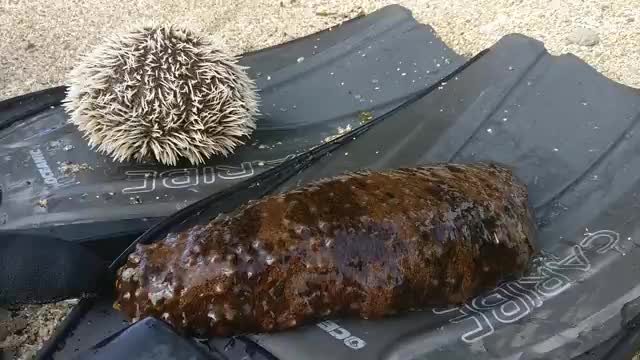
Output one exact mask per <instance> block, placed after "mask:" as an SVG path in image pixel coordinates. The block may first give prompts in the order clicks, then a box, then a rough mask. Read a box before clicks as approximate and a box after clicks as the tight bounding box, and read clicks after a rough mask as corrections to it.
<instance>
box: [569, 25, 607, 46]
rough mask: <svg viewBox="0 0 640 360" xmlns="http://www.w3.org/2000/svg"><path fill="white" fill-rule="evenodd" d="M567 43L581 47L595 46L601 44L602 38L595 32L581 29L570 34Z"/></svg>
mask: <svg viewBox="0 0 640 360" xmlns="http://www.w3.org/2000/svg"><path fill="white" fill-rule="evenodd" d="M567 41H568V42H569V43H570V44H576V45H580V46H594V45H596V44H598V43H599V42H600V37H599V36H598V33H596V32H595V31H594V30H591V29H587V28H582V27H581V28H577V29H575V30H573V31H572V32H571V33H569V35H567Z"/></svg>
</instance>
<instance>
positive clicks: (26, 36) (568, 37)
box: [0, 0, 640, 359]
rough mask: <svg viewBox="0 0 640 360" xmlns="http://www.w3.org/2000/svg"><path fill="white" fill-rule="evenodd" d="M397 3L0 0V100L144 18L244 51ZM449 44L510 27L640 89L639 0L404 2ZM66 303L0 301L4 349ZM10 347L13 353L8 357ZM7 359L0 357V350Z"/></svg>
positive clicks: (461, 45)
mask: <svg viewBox="0 0 640 360" xmlns="http://www.w3.org/2000/svg"><path fill="white" fill-rule="evenodd" d="M389 3H391V2H389V1H382V0H352V1H346V0H345V1H338V0H329V1H319V0H313V1H304V0H282V1H280V0H269V1H263V0H261V1H258V0H235V1H227V0H198V1H196V0H184V1H169V0H159V1H154V0H134V1H127V2H115V1H97V0H0V99H4V98H8V97H12V96H16V95H19V94H22V93H25V92H29V91H34V90H38V89H43V88H47V87H51V86H54V85H59V84H61V83H62V82H63V79H64V76H65V74H66V73H67V72H68V71H69V70H70V68H71V67H72V66H73V63H74V61H75V59H76V58H77V55H78V54H79V53H81V52H84V51H86V50H87V49H88V47H89V46H91V45H92V44H95V43H96V41H98V39H99V37H100V35H101V34H106V33H108V32H111V31H114V30H120V29H122V28H124V27H126V26H127V25H128V24H131V23H135V22H137V21H142V20H156V21H168V22H180V23H185V24H188V25H190V26H196V27H198V28H201V29H203V30H206V31H208V32H211V33H218V34H219V35H221V36H222V37H224V39H225V40H226V41H227V43H228V44H229V45H232V46H233V48H234V49H235V50H236V51H237V52H238V53H241V52H244V51H248V50H254V49H258V48H262V47H266V46H270V45H274V44H277V43H281V42H284V41H287V40H291V39H294V38H296V37H300V36H303V35H306V34H309V33H312V32H315V31H319V30H322V29H324V28H327V27H329V26H332V25H335V24H338V23H340V22H342V21H344V20H346V19H348V18H351V17H353V16H356V15H357V14H359V13H361V12H362V11H364V12H371V11H373V10H375V9H377V8H380V7H382V6H384V5H387V4H389ZM400 4H401V5H403V6H405V7H408V8H409V9H411V10H412V11H413V14H414V16H415V17H416V18H417V19H418V20H419V21H421V22H423V23H427V24H430V25H431V26H433V27H434V28H435V29H436V31H437V33H438V34H439V35H440V36H441V37H442V38H443V39H444V41H445V42H446V43H447V44H449V46H451V47H452V48H454V49H455V50H456V51H458V52H459V53H461V54H464V55H473V54H475V53H477V52H478V51H480V50H482V49H484V48H486V47H488V46H490V45H491V44H493V43H494V42H496V41H497V40H498V39H500V38H501V37H502V36H504V35H506V34H509V33H522V34H525V35H528V36H531V37H534V38H537V39H540V40H542V41H544V43H545V45H546V46H547V48H548V49H549V50H550V51H551V52H552V53H554V54H561V53H574V54H576V55H577V56H579V57H580V58H582V59H584V60H585V61H586V62H588V63H589V64H591V65H592V66H594V67H595V68H596V69H598V70H599V71H600V72H602V73H604V74H605V75H607V76H609V77H611V78H613V79H614V80H617V81H619V82H621V83H623V84H626V85H629V86H633V87H637V88H640V0H632V1H625V0H613V1H602V0H598V1H582V0H550V1H544V0H534V1H522V0H498V1H496V0H480V1H473V2H470V1H461V0H430V1H418V0H412V1H402V2H400ZM69 308H70V305H69V304H68V303H63V304H55V305H48V306H45V307H28V308H25V309H11V311H6V310H2V309H0V328H5V329H11V330H10V331H4V333H3V332H0V348H4V349H5V355H6V356H7V357H8V358H11V357H13V356H15V357H17V358H25V359H26V358H30V357H31V356H32V355H33V353H34V351H35V350H36V349H37V348H38V347H39V346H40V345H41V344H42V341H43V339H46V338H47V337H48V336H49V335H50V333H51V331H52V329H53V328H54V326H55V324H56V322H57V321H59V319H61V318H62V317H63V316H64V314H66V312H67V311H68V309H69ZM9 356H11V357H9ZM0 359H2V356H0Z"/></svg>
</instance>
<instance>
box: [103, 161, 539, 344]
mask: <svg viewBox="0 0 640 360" xmlns="http://www.w3.org/2000/svg"><path fill="white" fill-rule="evenodd" d="M533 236H534V226H533V221H532V214H531V212H530V209H529V207H528V204H527V191H526V187H525V186H524V185H523V184H521V183H520V182H519V181H518V180H517V179H516V177H515V176H514V175H513V174H512V172H511V171H510V170H509V169H507V168H504V167H502V166H499V165H495V164H470V165H456V164H436V165H432V166H421V167H414V168H403V169H396V170H387V171H358V172H354V173H350V174H346V175H342V176H338V177H335V178H330V179H325V180H320V181H318V182H315V183H312V184H309V185H306V186H304V187H301V188H299V189H296V190H293V191H289V192H285V193H282V194H275V195H270V196H266V197H264V198H262V199H260V200H257V201H255V202H251V203H249V204H246V205H244V206H242V207H240V208H239V209H237V211H235V212H234V213H233V214H231V215H229V216H226V217H218V218H216V219H214V220H211V221H210V222H209V223H208V224H206V225H199V226H195V227H192V228H190V229H189V230H187V231H184V232H181V233H170V234H168V235H167V236H166V237H165V238H164V239H160V240H159V241H156V242H154V243H152V244H149V245H138V246H137V248H136V250H135V251H134V252H133V253H132V254H131V255H130V256H129V259H128V261H127V263H126V264H125V265H124V266H123V267H122V268H120V270H119V272H118V279H117V281H116V289H117V301H116V303H115V306H116V307H117V308H119V309H121V310H122V311H124V313H125V314H126V315H127V316H128V317H129V318H131V319H139V318H141V317H144V316H156V317H158V318H162V319H163V320H165V321H167V322H169V323H171V324H172V325H174V326H175V327H176V328H177V329H179V330H182V331H185V332H191V333H195V334H206V335H233V334H240V333H249V332H269V331H276V330H283V329H288V328H292V327H295V326H298V325H301V324H305V323H309V322H312V321H317V320H322V319H326V318H333V317H343V316H355V317H360V318H377V317H381V316H386V315H390V314H394V313H397V312H401V311H408V310H414V309H423V308H427V307H431V306H442V305H447V304H458V303H462V302H465V301H467V300H469V299H470V298H471V297H473V296H476V295H478V294H479V293H480V292H482V291H483V290H486V289H489V288H492V287H494V286H496V285H497V284H498V283H499V282H500V281H501V280H504V279H507V278H510V277H512V276H517V275H520V274H522V273H523V271H524V270H525V269H526V267H527V265H528V262H529V260H530V258H531V256H532V255H533V253H534V244H533Z"/></svg>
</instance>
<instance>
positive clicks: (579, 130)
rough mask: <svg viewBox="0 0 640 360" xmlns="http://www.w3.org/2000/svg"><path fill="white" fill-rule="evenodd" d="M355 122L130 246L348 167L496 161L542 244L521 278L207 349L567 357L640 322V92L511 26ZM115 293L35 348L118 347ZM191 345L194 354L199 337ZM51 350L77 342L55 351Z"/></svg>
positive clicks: (229, 353)
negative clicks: (441, 76)
mask: <svg viewBox="0 0 640 360" xmlns="http://www.w3.org/2000/svg"><path fill="white" fill-rule="evenodd" d="M360 129H361V130H360ZM360 129H358V130H356V132H355V133H354V134H353V136H352V137H348V138H347V137H343V138H340V139H336V140H335V142H332V143H329V144H324V145H321V146H319V147H317V148H315V149H314V150H313V151H310V152H306V153H303V154H301V155H300V156H298V157H296V159H293V160H291V161H288V162H286V163H285V164H282V165H280V166H279V167H278V168H276V169H272V170H269V171H266V172H264V173H263V174H261V175H257V176H256V177H254V178H251V179H249V180H247V181H246V182H244V183H241V184H238V185H236V186H234V187H233V188H228V189H226V190H222V191H220V192H217V193H216V194H215V195H212V196H209V197H207V198H205V199H203V200H201V201H200V202H198V203H196V204H194V205H192V206H190V207H188V208H185V209H182V210H181V211H180V212H178V213H176V214H175V215H173V216H171V217H168V218H166V219H165V220H163V222H162V224H161V225H159V226H157V227H154V228H153V229H151V230H149V232H148V233H146V234H145V235H143V236H142V237H141V238H139V241H143V242H147V241H154V240H157V239H161V238H163V236H165V235H166V234H167V233H168V232H174V231H179V230H182V229H183V227H185V226H189V225H190V224H193V223H201V222H206V221H208V220H209V219H210V217H211V216H215V215H216V214H217V213H218V212H220V211H228V210H229V209H233V208H235V207H236V206H239V205H240V204H242V203H244V202H246V201H248V200H251V199H252V198H258V197H260V196H263V195H264V194H265V193H271V192H275V191H279V190H286V189H291V188H292V187H295V186H297V185H299V184H304V183H308V182H309V181H313V180H315V179H318V178H322V177H327V176H334V175H338V174H340V173H343V172H345V171H352V170H360V169H383V168H396V167H402V166H415V165H417V164H425V163H432V162H443V161H444V162H462V163H465V162H476V161H495V162H500V163H503V164H506V165H508V166H510V167H512V168H513V169H514V171H515V173H516V174H517V175H518V176H519V177H520V178H521V179H522V180H523V181H525V182H526V183H527V185H528V188H529V200H530V203H531V206H532V207H533V208H535V210H536V214H537V216H536V220H537V223H538V233H537V236H536V245H537V248H538V250H539V251H540V253H539V256H538V257H536V259H535V260H534V261H533V262H532V264H531V268H530V271H529V272H528V273H527V274H526V275H525V276H523V277H522V278H519V279H515V280H512V281H509V282H505V283H503V284H500V286H499V287H497V288H495V289H492V290H490V291H488V292H486V293H484V294H481V295H480V296H478V297H476V298H474V299H472V300H471V301H469V302H467V303H465V304H461V305H454V306H450V307H448V308H436V309H425V310H423V311H416V312H411V313H408V314H399V315H397V316H391V317H388V318H384V319H378V320H360V319H331V320H328V321H323V322H320V323H318V324H310V325H309V326H304V327H300V328H297V329H293V330H291V331H284V332H277V333H271V334H249V335H246V336H242V337H236V338H220V337H214V338H211V339H206V340H203V341H202V343H205V344H206V346H205V347H204V348H205V349H206V351H207V352H206V354H207V355H208V356H210V357H211V358H222V359H229V360H231V359H233V360H236V359H237V360H239V359H243V358H244V359H246V358H253V356H254V354H257V355H255V356H256V357H255V358H258V359H259V358H261V356H263V355H264V354H265V353H266V354H268V356H269V357H267V358H269V359H272V358H277V359H281V360H287V359H311V360H313V359H327V358H330V359H349V360H358V359H424V358H446V359H469V358H473V359H495V358H499V359H522V360H534V359H541V358H544V359H570V358H574V357H576V356H578V355H581V354H585V352H586V351H588V350H590V349H592V348H594V347H595V346H598V345H599V344H601V343H603V342H605V341H606V340H607V339H609V338H610V337H611V336H612V335H613V334H615V333H618V332H620V330H621V329H630V328H632V327H634V326H635V325H637V306H635V305H634V304H635V303H637V302H638V300H637V299H639V298H640V285H638V283H639V281H638V277H637V276H636V274H637V271H638V257H640V241H638V239H640V226H639V224H640V213H639V212H638V211H636V210H637V208H638V203H639V202H640V194H639V193H638V188H639V186H640V158H638V156H637V154H638V151H639V149H640V138H638V136H637V134H638V132H639V131H640V91H638V90H637V89H631V88H628V87H625V86H622V85H620V84H617V83H615V82H613V81H611V80H609V79H607V78H605V77H604V76H602V75H601V74H599V73H597V72H596V71H595V70H594V69H593V68H591V67H589V66H587V65H586V64H584V63H583V62H581V61H580V60H578V59H577V58H575V57H573V56H569V55H565V56H551V55H550V54H548V53H547V52H546V50H545V49H544V46H543V45H542V43H540V42H538V41H535V40H533V39H530V38H527V37H524V36H520V35H511V36H507V37H504V38H503V39H501V40H500V41H499V42H498V43H497V44H495V45H494V46H493V47H491V48H490V49H489V50H488V51H486V52H483V53H481V54H479V56H477V57H475V58H474V59H472V60H471V61H470V62H469V63H468V64H466V66H463V67H462V68H461V69H460V71H457V72H455V73H453V74H450V76H449V77H448V78H447V79H446V80H445V81H443V82H441V83H439V84H436V86H434V87H433V88H431V89H428V90H427V91H426V93H425V94H424V96H422V97H420V98H419V99H417V100H415V101H411V102H408V103H405V104H404V105H402V106H401V107H400V108H397V109H395V110H393V111H391V112H390V113H388V114H387V115H385V116H382V117H379V118H376V119H374V120H373V121H372V122H370V123H368V124H365V126H364V127H363V128H360ZM354 138H355V139H354ZM124 256H126V253H124V254H122V257H124ZM121 259H122V258H121ZM118 265H119V262H116V263H114V264H112V269H114V268H116V267H117V266H118ZM612 279H615V281H612ZM112 301H113V298H111V297H108V296H101V297H100V298H98V299H96V300H95V301H94V302H93V303H88V302H81V303H82V304H84V307H78V308H77V310H78V311H75V312H74V315H73V317H72V318H73V319H75V322H74V323H73V325H69V323H68V324H67V325H69V326H67V327H61V328H60V331H59V332H58V333H57V336H56V337H55V338H54V340H52V341H51V342H50V346H49V347H48V348H46V349H45V350H46V351H43V352H42V354H43V356H44V355H51V356H53V357H54V358H60V359H63V358H69V357H72V356H73V354H74V350H75V349H77V348H79V349H80V350H81V353H82V354H83V356H84V357H83V358H86V359H91V358H92V357H91V356H92V351H95V350H96V347H95V346H93V345H94V344H96V343H99V345H104V346H103V347H101V349H103V350H105V351H106V350H107V348H109V349H114V350H115V348H116V347H117V345H118V342H120V341H122V343H125V341H124V340H125V339H124V338H121V339H115V340H114V338H109V339H108V340H105V342H101V340H102V339H105V338H108V337H109V336H110V335H112V334H114V333H117V332H118V331H120V330H122V329H123V328H125V327H127V325H126V324H124V323H122V320H124V318H123V315H122V314H121V313H119V312H117V311H115V310H112V309H111V303H112ZM105 314H106V315H105ZM155 322H156V321H155V320H153V319H150V320H147V321H145V322H143V323H142V324H134V325H132V326H131V327H130V328H129V330H130V331H131V333H132V334H136V336H143V337H144V338H145V339H147V340H148V341H151V339H153V338H154V336H156V335H154V334H153V332H147V335H141V333H144V329H145V325H146V324H150V325H152V324H154V323H155ZM163 334H165V335H167V336H169V335H168V333H166V332H165V333H163ZM120 335H121V336H126V332H122V333H120ZM170 336H171V337H173V340H171V341H165V339H166V338H165V337H164V335H163V337H156V338H157V339H163V340H162V341H163V344H169V343H170V344H171V345H170V346H176V347H182V346H185V344H183V343H181V341H184V340H185V339H187V338H184V337H180V336H179V335H178V334H172V335H170ZM636 338H637V336H636V335H633V333H632V332H631V331H629V333H628V334H626V335H625V339H626V340H625V339H622V340H624V343H625V344H627V345H631V344H632V343H635V342H636V340H637V339H636ZM634 339H636V340H634ZM189 340H190V341H191V343H190V344H189V346H190V347H194V346H199V344H200V343H198V342H196V341H194V340H193V339H189ZM158 341H159V340H158ZM60 343H65V344H73V346H63V347H62V348H61V349H57V350H56V346H57V345H59V344H60ZM158 344H160V343H158ZM623 345H624V344H623ZM256 348H257V349H259V350H260V351H256ZM318 349H322V351H318ZM629 349H630V348H629V347H628V346H625V347H624V348H620V350H621V351H623V352H624V351H626V352H627V353H631V352H629V351H627V350H629ZM122 350H124V349H122V348H121V349H118V351H122ZM185 350H188V349H185ZM114 353H118V352H114ZM131 353H132V354H137V353H138V351H133V350H132V352H131ZM102 356H104V354H102ZM583 358H584V357H583ZM587 358H589V357H587ZM591 358H593V357H591Z"/></svg>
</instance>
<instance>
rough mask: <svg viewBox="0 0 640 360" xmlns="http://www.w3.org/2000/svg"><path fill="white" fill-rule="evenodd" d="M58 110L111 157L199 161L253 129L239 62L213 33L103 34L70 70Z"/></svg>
mask: <svg viewBox="0 0 640 360" xmlns="http://www.w3.org/2000/svg"><path fill="white" fill-rule="evenodd" d="M67 85H68V92H67V98H66V99H65V104H64V106H65V108H66V110H67V112H68V113H69V115H70V119H69V121H70V122H71V123H73V124H75V125H76V126H77V127H78V128H79V129H80V131H81V132H83V133H84V135H85V137H86V138H87V139H88V141H89V145H90V146H92V147H97V149H98V151H100V152H102V153H105V154H107V155H109V156H111V157H112V158H113V159H114V160H116V161H126V160H131V159H135V160H138V161H142V160H150V159H154V160H157V161H159V162H160V163H163V164H168V165H175V164H176V163H177V161H178V160H179V159H180V158H186V159H187V160H189V161H190V162H191V163H194V164H198V163H202V162H204V161H205V159H208V158H209V157H211V156H212V155H225V156H226V155H228V154H230V153H231V152H233V150H234V148H235V147H236V146H238V145H239V144H242V143H243V139H242V138H243V137H245V136H248V135H250V134H251V132H252V131H253V130H254V128H255V117H256V116H257V114H258V97H257V94H256V89H255V84H254V82H253V81H252V80H251V79H250V78H249V77H248V76H247V74H246V73H245V67H243V66H241V65H239V64H238V63H237V59H236V58H235V57H234V56H232V55H229V54H228V53H226V52H225V51H224V50H223V49H222V47H221V46H219V45H218V42H217V41H216V39H215V38H213V37H212V36H208V35H204V34H199V33H197V32H195V31H192V30H188V29H186V28H182V27H178V26H173V25H171V26H169V25H162V26H161V25H147V26H142V27H139V28H136V29H134V30H132V31H129V32H127V33H123V34H117V35H114V36H112V37H109V38H107V39H106V40H105V41H104V43H102V44H101V45H99V46H97V47H95V48H94V49H93V50H92V51H91V52H90V53H88V54H86V55H85V56H83V57H82V59H81V61H80V62H79V63H78V65H77V66H76V67H75V68H74V69H73V70H72V71H71V73H70V74H69V79H68V82H67Z"/></svg>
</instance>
